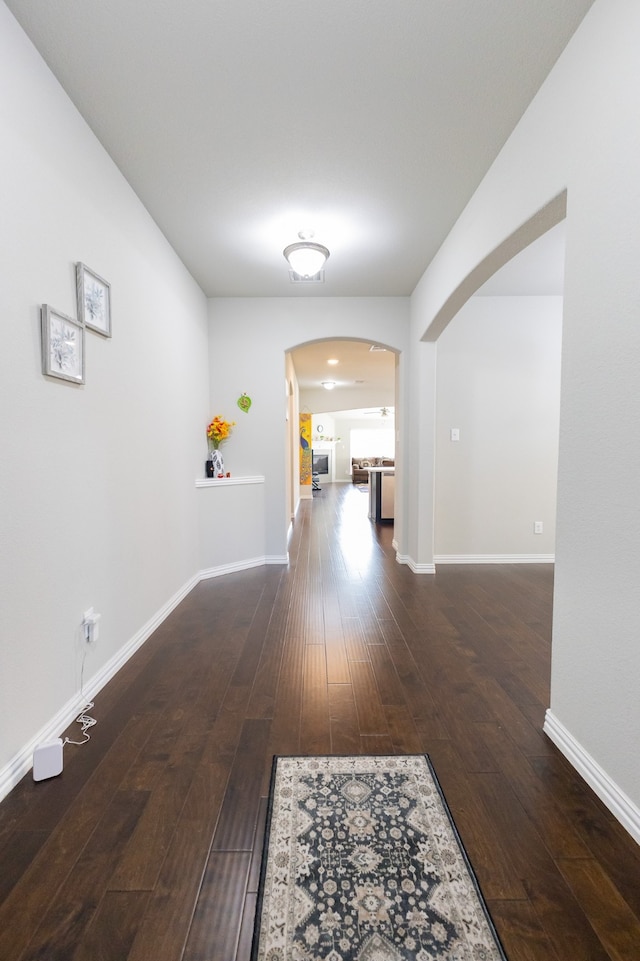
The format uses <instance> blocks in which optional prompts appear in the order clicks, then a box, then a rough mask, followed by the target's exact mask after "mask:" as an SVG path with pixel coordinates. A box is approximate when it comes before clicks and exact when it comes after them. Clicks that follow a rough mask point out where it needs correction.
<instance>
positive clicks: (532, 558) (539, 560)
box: [433, 554, 556, 564]
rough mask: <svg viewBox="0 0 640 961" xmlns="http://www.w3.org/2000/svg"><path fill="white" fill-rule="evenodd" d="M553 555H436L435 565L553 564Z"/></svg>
mask: <svg viewBox="0 0 640 961" xmlns="http://www.w3.org/2000/svg"><path fill="white" fill-rule="evenodd" d="M555 559H556V556H555V554H437V555H436V556H435V557H434V558H433V560H434V563H436V564H553V563H554V562H555Z"/></svg>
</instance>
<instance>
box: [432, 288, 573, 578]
mask: <svg viewBox="0 0 640 961" xmlns="http://www.w3.org/2000/svg"><path fill="white" fill-rule="evenodd" d="M561 337H562V298H561V297H472V298H471V300H469V301H467V303H466V304H465V306H464V307H463V308H462V310H460V312H459V313H458V314H457V315H456V317H454V319H453V320H452V321H451V322H450V324H449V325H448V327H447V328H446V329H445V330H444V332H443V333H442V334H441V336H440V337H439V339H438V344H437V350H438V372H437V379H436V495H435V503H436V506H435V560H436V564H438V563H443V562H446V561H450V562H452V561H478V562H480V561H497V562H509V561H511V562H515V561H526V560H532V561H533V560H537V559H538V560H546V561H549V560H552V559H553V553H554V550H555V515H556V487H557V470H558V420H559V413H560V350H561ZM452 428H457V429H458V430H459V431H460V439H459V441H452V440H451V429H452ZM536 520H539V521H542V522H543V533H542V534H535V533H534V521H536Z"/></svg>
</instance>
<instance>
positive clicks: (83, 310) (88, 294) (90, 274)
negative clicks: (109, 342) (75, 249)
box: [76, 264, 111, 337]
mask: <svg viewBox="0 0 640 961" xmlns="http://www.w3.org/2000/svg"><path fill="white" fill-rule="evenodd" d="M76 289H77V292H78V317H79V319H80V320H81V322H82V323H83V324H84V326H85V327H89V328H90V329H91V330H95V331H96V332H97V333H98V334H102V336H103V337H111V284H110V283H108V281H106V280H105V279H104V278H103V277H100V276H99V275H98V274H96V273H95V272H94V271H93V270H89V268H88V267H87V266H85V264H76Z"/></svg>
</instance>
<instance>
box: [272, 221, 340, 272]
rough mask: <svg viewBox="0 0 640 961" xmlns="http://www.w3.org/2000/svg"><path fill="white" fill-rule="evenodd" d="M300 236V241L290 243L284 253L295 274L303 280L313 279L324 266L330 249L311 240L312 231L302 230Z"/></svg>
mask: <svg viewBox="0 0 640 961" xmlns="http://www.w3.org/2000/svg"><path fill="white" fill-rule="evenodd" d="M298 237H300V242H299V243H297V244H289V246H288V247H285V248H284V250H283V251H282V253H283V254H284V256H285V258H286V259H287V260H288V261H289V266H290V267H291V270H292V271H293V272H294V274H297V276H298V277H301V278H302V279H303V280H311V278H312V277H316V276H317V275H318V274H319V273H320V271H321V270H322V268H323V267H324V265H325V262H326V261H327V259H328V257H329V251H328V250H327V248H326V247H323V245H322V244H314V243H312V242H311V237H313V232H312V231H308V230H307V231H305V230H301V231H300V233H299V234H298Z"/></svg>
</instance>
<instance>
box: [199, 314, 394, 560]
mask: <svg viewBox="0 0 640 961" xmlns="http://www.w3.org/2000/svg"><path fill="white" fill-rule="evenodd" d="M408 323H409V300H408V298H406V297H344V298H340V297H338V298H330V299H324V300H323V299H317V298H313V299H309V300H307V299H305V298H302V297H300V298H295V299H291V298H287V297H283V298H277V297H273V298H259V297H250V298H240V297H236V298H215V299H212V300H210V301H209V325H210V361H211V398H210V409H211V414H212V415H214V414H218V413H219V414H223V415H224V416H225V417H227V418H229V417H231V416H232V415H233V419H235V420H236V421H237V426H236V428H235V429H234V432H233V436H232V437H231V439H230V440H229V441H228V443H226V444H225V455H224V456H225V465H226V466H228V468H229V470H231V471H232V472H233V473H235V474H264V475H265V478H266V482H265V505H266V524H267V531H266V544H267V557H268V558H271V559H272V560H273V561H274V562H282V561H283V560H285V559H286V556H287V544H286V534H287V530H288V527H289V521H290V517H289V513H288V511H287V498H286V481H285V463H286V444H285V438H286V430H285V415H286V397H285V391H284V383H285V380H284V378H285V352H286V351H288V350H291V349H292V348H294V347H297V346H299V345H301V344H304V343H307V342H308V341H310V340H322V339H335V338H338V337H343V338H346V339H349V340H374V341H376V342H378V343H382V344H386V345H388V346H389V347H391V348H393V349H394V350H397V351H404V350H405V349H406V346H407V340H408ZM230 358H233V363H232V362H230ZM400 370H402V367H401V366H400ZM400 378H401V379H402V373H401V374H400ZM242 391H245V392H246V393H247V394H249V396H250V397H251V398H252V400H253V406H252V407H251V410H250V411H249V413H248V414H243V413H242V412H241V411H238V408H237V407H236V402H237V399H238V397H239V396H240V394H241V393H242ZM334 393H335V392H334Z"/></svg>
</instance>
